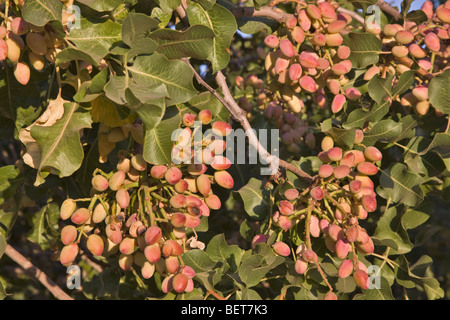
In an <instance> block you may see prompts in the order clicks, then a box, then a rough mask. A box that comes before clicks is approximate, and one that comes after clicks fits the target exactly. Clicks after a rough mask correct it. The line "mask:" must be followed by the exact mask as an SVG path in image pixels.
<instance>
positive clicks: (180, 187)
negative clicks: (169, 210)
mask: <svg viewBox="0 0 450 320" xmlns="http://www.w3.org/2000/svg"><path fill="white" fill-rule="evenodd" d="M173 187H174V189H175V191H176V192H178V193H184V192H185V191H186V190H187V189H188V187H189V184H188V183H187V181H186V180H184V179H181V180H180V181H178V182H177V183H176V184H175V185H174V186H173Z"/></svg>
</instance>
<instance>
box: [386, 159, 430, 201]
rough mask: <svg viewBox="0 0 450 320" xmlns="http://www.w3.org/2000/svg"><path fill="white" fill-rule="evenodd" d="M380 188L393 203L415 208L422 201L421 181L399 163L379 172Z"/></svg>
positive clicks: (416, 175)
mask: <svg viewBox="0 0 450 320" xmlns="http://www.w3.org/2000/svg"><path fill="white" fill-rule="evenodd" d="M380 171H381V177H380V186H381V187H382V188H383V189H384V191H386V192H387V193H388V194H389V196H390V197H391V199H392V201H394V202H395V203H403V204H405V205H408V206H412V207H414V206H416V205H418V204H419V203H420V202H422V200H423V192H422V190H421V189H420V184H421V183H422V182H423V179H422V178H421V177H420V176H419V175H418V174H416V173H414V172H411V171H409V170H408V168H407V167H406V166H405V165H404V164H401V163H392V164H391V165H390V166H389V167H388V168H387V169H385V170H381V169H380Z"/></svg>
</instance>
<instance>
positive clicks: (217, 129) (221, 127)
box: [212, 121, 231, 137]
mask: <svg viewBox="0 0 450 320" xmlns="http://www.w3.org/2000/svg"><path fill="white" fill-rule="evenodd" d="M212 132H213V133H214V134H216V135H218V136H219V137H225V136H227V135H228V134H229V133H230V132H231V125H230V124H228V123H226V122H224V121H216V122H214V123H213V124H212Z"/></svg>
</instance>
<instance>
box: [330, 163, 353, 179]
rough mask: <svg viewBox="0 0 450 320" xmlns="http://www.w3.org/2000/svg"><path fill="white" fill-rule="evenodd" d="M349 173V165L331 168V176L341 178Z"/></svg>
mask: <svg viewBox="0 0 450 320" xmlns="http://www.w3.org/2000/svg"><path fill="white" fill-rule="evenodd" d="M349 174H350V167H348V166H346V165H339V166H337V167H336V168H334V170H333V176H334V177H335V178H336V179H343V178H345V177H347V176H348V175H349Z"/></svg>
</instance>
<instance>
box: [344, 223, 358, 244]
mask: <svg viewBox="0 0 450 320" xmlns="http://www.w3.org/2000/svg"><path fill="white" fill-rule="evenodd" d="M358 233H359V230H358V227H357V226H351V227H350V228H348V229H347V234H346V236H347V240H348V241H349V242H355V241H356V239H357V238H358Z"/></svg>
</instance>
